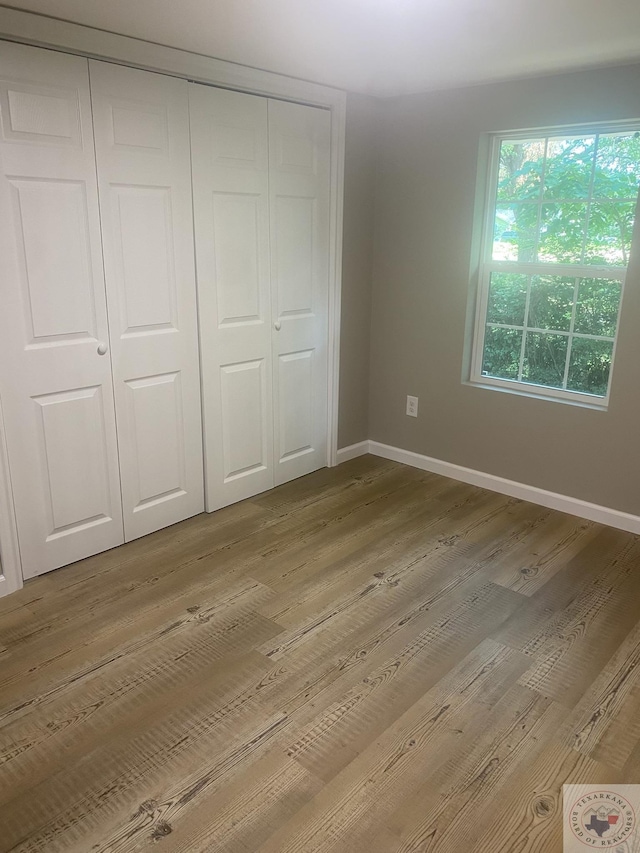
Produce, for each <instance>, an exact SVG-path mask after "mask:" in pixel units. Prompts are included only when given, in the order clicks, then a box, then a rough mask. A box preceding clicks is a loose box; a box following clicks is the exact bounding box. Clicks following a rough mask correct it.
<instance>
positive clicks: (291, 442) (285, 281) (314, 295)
mask: <svg viewBox="0 0 640 853" xmlns="http://www.w3.org/2000/svg"><path fill="white" fill-rule="evenodd" d="M330 137H331V114H330V113H329V111H328V110H321V109H317V108H314V107H306V106H303V105H301V104H290V103H286V102H285V101H274V100H270V101H269V206H270V216H269V221H270V228H271V306H272V316H273V328H274V334H273V335H272V352H273V358H272V361H273V411H274V445H275V451H274V459H275V462H274V479H275V484H276V485H280V484H281V483H286V482H288V481H289V480H292V479H294V478H295V477H300V476H302V475H303V474H308V473H310V472H311V471H315V470H317V469H318V468H322V467H323V466H324V465H326V464H327V432H328V425H327V417H328V415H327V406H328V374H327V359H328V307H329V306H328V302H329V186H330V184H329V164H330V150H331V148H330V146H331V139H330Z"/></svg>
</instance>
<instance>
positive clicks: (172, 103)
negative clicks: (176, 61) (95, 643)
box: [89, 60, 204, 541]
mask: <svg viewBox="0 0 640 853" xmlns="http://www.w3.org/2000/svg"><path fill="white" fill-rule="evenodd" d="M89 70H90V77H91V96H92V103H93V115H94V132H95V139H96V155H97V167H98V183H99V197H100V210H101V215H102V233H103V244H104V263H105V277H106V290H107V303H108V311H109V326H110V332H111V358H112V363H113V382H114V389H115V401H116V418H117V428H118V444H119V451H120V476H121V480H122V503H123V512H124V529H125V538H126V540H127V541H129V540H131V539H135V538H136V537H138V536H143V535H145V534H146V533H150V532H151V531H153V530H157V529H159V528H161V527H165V526H167V525H169V524H173V523H174V522H177V521H181V520H182V519H184V518H188V517H189V516H192V515H195V514H196V513H198V512H201V511H202V510H203V508H204V493H203V457H202V419H201V405H200V393H201V392H200V367H199V353H198V328H197V307H196V285H195V267H194V257H193V216H192V201H191V155H190V141H189V96H188V83H187V82H186V81H184V80H178V79H175V78H173V77H167V76H164V75H161V74H154V73H151V72H147V71H139V70H137V69H133V68H124V67H121V66H118V65H112V64H108V63H104V62H97V61H94V60H91V61H90V62H89Z"/></svg>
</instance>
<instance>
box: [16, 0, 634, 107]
mask: <svg viewBox="0 0 640 853" xmlns="http://www.w3.org/2000/svg"><path fill="white" fill-rule="evenodd" d="M6 5H11V6H13V7H14V8H20V9H27V10H31V11H34V12H40V13H43V14H47V15H51V16H55V17H57V18H64V19H66V20H70V21H76V22H78V23H82V24H88V25H90V26H93V27H98V28H100V29H104V30H109V31H111V32H115V33H123V34H125V35H130V36H136V37H137V38H141V39H146V40H148V41H153V42H158V43H160V44H166V45H171V46H173V47H180V48H183V49H185V50H190V51H195V52H197V53H202V54H206V55H208V56H214V57H217V58H219V59H227V60H231V61H233V62H239V63H242V64H244V65H251V66H254V67H256V68H264V69H268V70H270V71H277V72H280V73H281V74H288V75H290V76H293V77H300V78H303V79H307V80H314V81H316V82H319V83H325V84H329V85H332V86H337V87H339V88H342V89H348V90H350V91H356V92H365V93H368V94H373V95H396V94H402V93H409V92H418V91H423V90H428V89H439V88H447V87H450V86H459V85H465V84H469V83H478V82H483V81H489V80H499V79H507V78H510V77H523V76H529V75H537V74H544V73H549V72H552V71H558V70H564V69H574V68H585V67H589V66H594V65H606V64H615V63H618V62H627V61H631V60H634V59H640V0H12V2H10V3H7V4H6Z"/></svg>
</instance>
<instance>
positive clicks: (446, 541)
mask: <svg viewBox="0 0 640 853" xmlns="http://www.w3.org/2000/svg"><path fill="white" fill-rule="evenodd" d="M639 605H640V540H639V538H638V537H636V536H633V535H631V534H627V533H623V532H620V531H617V530H613V529H610V528H606V527H603V526H600V525H597V524H594V523H591V522H587V521H583V520H581V519H578V518H575V517H572V516H568V515H563V514H561V513H558V512H554V511H550V510H545V509H542V508H540V507H537V506H534V505H532V504H527V503H524V502H522V501H518V500H514V499H510V498H506V497H503V496H501V495H498V494H495V493H492V492H486V491H483V490H482V489H478V488H474V487H471V486H466V485H464V484H460V483H457V482H455V481H452V480H448V479H445V478H442V477H438V476H435V475H432V474H427V473H424V472H420V471H417V470H414V469H411V468H407V467H404V466H402V465H398V464H395V463H392V462H387V461H384V460H381V459H375V458H373V457H362V458H360V459H355V460H353V461H352V462H349V463H346V464H345V465H342V466H340V467H339V468H337V469H333V470H323V471H319V472H317V473H316V474H312V475H310V476H308V477H305V478H303V479H300V480H297V481H295V482H293V483H290V484H288V485H286V486H282V487H280V488H278V489H275V490H274V491H272V492H269V493H267V494H265V495H262V496H260V497H258V498H255V499H253V500H249V501H245V502H243V503H241V504H237V505H235V506H233V507H229V508H227V509H225V510H222V511H221V512H219V513H216V514H214V515H210V516H208V515H200V516H198V517H196V518H193V519H191V520H189V521H187V522H183V523H182V524H179V525H176V526H174V527H172V528H168V529H166V530H163V531H160V532H159V533H155V534H153V535H151V536H148V537H146V538H144V539H140V540H137V541H135V542H132V543H130V544H128V545H124V546H122V547H121V548H118V549H115V550H113V551H109V552H107V553H105V554H101V555H98V556H96V557H93V558H91V559H89V560H85V561H83V562H82V563H77V564H75V565H73V566H68V567H66V568H64V569H60V570H58V571H56V572H52V573H50V574H49V575H45V576H43V577H41V578H39V579H37V580H34V581H30V582H29V583H27V584H26V586H25V588H24V589H23V590H22V591H21V592H19V593H17V594H15V595H13V596H10V597H9V598H7V599H3V600H2V601H0V850H2V851H3V853H4V851H9V850H11V851H46V853H55V851H73V853H90V851H99V853H106V851H110V853H115V851H120V853H122V852H123V851H127V853H129V851H138V850H145V849H147V848H148V847H149V848H150V847H153V849H154V850H160V851H162V852H163V853H164V851H166V853H198V851H216V853H220V851H225V853H241V851H242V853H247V851H260V853H323V851H336V853H359V851H367V853H400V851H402V853H409V851H413V853H417V851H421V853H427V851H428V853H434V851H435V852H436V853H449V852H451V853H453V851H456V853H460V851H462V853H524V851H537V853H555V851H558V853H559V851H561V849H562V821H561V808H562V800H561V786H562V783H563V782H586V783H597V784H610V783H614V782H640V665H639V664H640V606H639ZM155 842H158V843H157V844H156V843H155Z"/></svg>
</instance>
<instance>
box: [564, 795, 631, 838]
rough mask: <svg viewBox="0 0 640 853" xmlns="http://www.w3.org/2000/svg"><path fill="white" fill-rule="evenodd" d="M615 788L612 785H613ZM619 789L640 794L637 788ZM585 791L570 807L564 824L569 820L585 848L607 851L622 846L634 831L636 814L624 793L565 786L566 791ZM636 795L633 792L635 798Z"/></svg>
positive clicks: (572, 829) (575, 834) (576, 836)
mask: <svg viewBox="0 0 640 853" xmlns="http://www.w3.org/2000/svg"><path fill="white" fill-rule="evenodd" d="M614 787H615V786H614ZM619 787H620V788H627V787H629V788H634V789H636V792H640V786H637V785H628V786H627V785H621V786H619ZM580 788H587V790H586V791H584V792H583V793H582V794H581V796H579V797H578V799H576V800H575V801H574V802H573V805H571V808H570V809H569V812H568V814H567V813H566V811H565V821H567V820H568V822H569V826H570V827H571V832H572V833H573V836H574V837H575V838H576V839H577V840H578V841H579V842H581V844H583V845H584V846H585V847H590V848H591V849H596V850H598V849H600V850H603V849H604V850H606V849H607V848H614V849H615V847H617V846H619V845H622V844H624V842H626V841H627V840H629V839H630V838H631V836H632V834H634V830H635V829H636V823H637V821H636V812H635V809H634V807H633V806H632V804H631V803H630V802H629V800H628V799H627V797H626V796H624V794H622V793H620V792H618V791H615V790H607V789H604V788H603V789H596V788H595V786H584V785H567V786H565V796H567V793H568V791H567V790H566V789H569V790H571V789H580ZM637 796H638V793H636V799H637Z"/></svg>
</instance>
